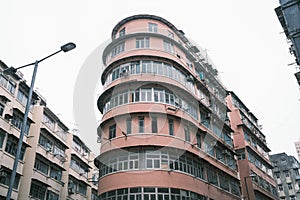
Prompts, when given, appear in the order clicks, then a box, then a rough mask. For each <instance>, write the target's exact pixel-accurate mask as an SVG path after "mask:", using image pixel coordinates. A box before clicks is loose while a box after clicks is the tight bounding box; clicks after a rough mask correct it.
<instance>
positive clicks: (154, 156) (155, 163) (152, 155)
mask: <svg viewBox="0 0 300 200" xmlns="http://www.w3.org/2000/svg"><path fill="white" fill-rule="evenodd" d="M146 163H147V165H146V166H147V169H148V168H156V169H159V168H160V152H159V151H147V152H146Z"/></svg>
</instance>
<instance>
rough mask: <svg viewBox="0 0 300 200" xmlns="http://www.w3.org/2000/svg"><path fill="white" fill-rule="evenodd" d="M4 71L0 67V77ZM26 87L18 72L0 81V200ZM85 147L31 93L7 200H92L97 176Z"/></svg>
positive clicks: (4, 67)
mask: <svg viewBox="0 0 300 200" xmlns="http://www.w3.org/2000/svg"><path fill="white" fill-rule="evenodd" d="M6 68H7V66H6V65H5V63H3V62H2V61H0V71H1V72H2V71H3V70H5V69H6ZM28 91H29V86H28V85H27V84H26V81H25V80H24V79H23V76H22V74H21V73H20V72H17V73H15V74H10V75H7V74H5V73H3V74H2V73H1V75H0V199H5V196H6V194H7V190H8V185H9V181H10V176H11V172H12V171H11V169H12V166H13V163H14V160H15V155H16V150H17V143H18V139H19V136H20V129H21V127H22V121H23V117H24V111H25V106H26V103H27V97H28ZM94 158H95V156H94V155H93V154H92V152H91V150H90V149H89V148H88V147H87V145H86V144H85V143H84V142H83V141H82V140H81V139H80V138H79V137H78V136H77V135H76V134H75V133H72V132H71V131H69V128H68V127H67V126H66V125H65V124H64V123H63V122H62V121H61V120H60V119H59V118H58V116H57V115H56V114H55V113H53V111H51V110H50V109H49V108H48V107H47V104H46V100H45V99H44V98H43V97H42V96H41V95H40V94H38V93H37V92H34V93H33V101H32V106H31V108H30V112H29V115H28V122H27V127H26V132H25V136H24V138H23V144H22V150H21V154H20V160H19V163H18V167H17V175H16V178H15V183H14V186H13V192H12V199H22V200H24V199H42V200H44V199H52V200H55V199H57V200H58V199H82V200H83V199H96V198H97V185H96V180H97V177H98V174H97V173H98V172H97V170H95V169H96V167H95V165H94V163H93V160H94Z"/></svg>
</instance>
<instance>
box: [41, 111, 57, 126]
mask: <svg viewBox="0 0 300 200" xmlns="http://www.w3.org/2000/svg"><path fill="white" fill-rule="evenodd" d="M43 122H44V123H45V125H46V126H47V127H48V128H50V129H51V130H54V127H55V122H54V120H53V119H51V118H50V117H48V116H47V115H46V114H45V113H44V115H43Z"/></svg>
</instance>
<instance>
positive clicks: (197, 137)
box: [196, 132, 201, 148]
mask: <svg viewBox="0 0 300 200" xmlns="http://www.w3.org/2000/svg"><path fill="white" fill-rule="evenodd" d="M196 139H197V147H198V148H201V134H200V132H198V133H197V134H196Z"/></svg>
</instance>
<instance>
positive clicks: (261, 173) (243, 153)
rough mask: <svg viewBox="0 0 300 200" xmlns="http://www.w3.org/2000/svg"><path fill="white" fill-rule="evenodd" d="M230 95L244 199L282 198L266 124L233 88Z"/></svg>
mask: <svg viewBox="0 0 300 200" xmlns="http://www.w3.org/2000/svg"><path fill="white" fill-rule="evenodd" d="M227 94H228V96H227V99H226V100H227V105H228V107H229V109H230V112H229V117H230V124H231V128H232V129H233V130H234V133H233V141H234V149H235V151H236V154H237V158H238V162H237V164H238V168H239V173H240V178H241V185H242V194H243V196H244V198H247V199H251V200H252V199H255V200H265V199H266V200H267V199H278V197H277V191H276V182H275V180H274V178H273V174H272V168H273V167H272V163H271V161H270V158H269V152H270V151H271V150H270V149H269V147H268V146H267V142H266V137H265V135H264V134H263V133H262V126H261V125H259V124H258V119H257V117H256V116H255V115H254V114H253V113H252V112H251V111H250V110H249V109H248V108H247V106H246V105H245V104H244V103H243V102H242V100H241V99H240V98H239V97H238V96H237V95H236V94H235V93H234V92H233V91H228V93H227Z"/></svg>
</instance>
